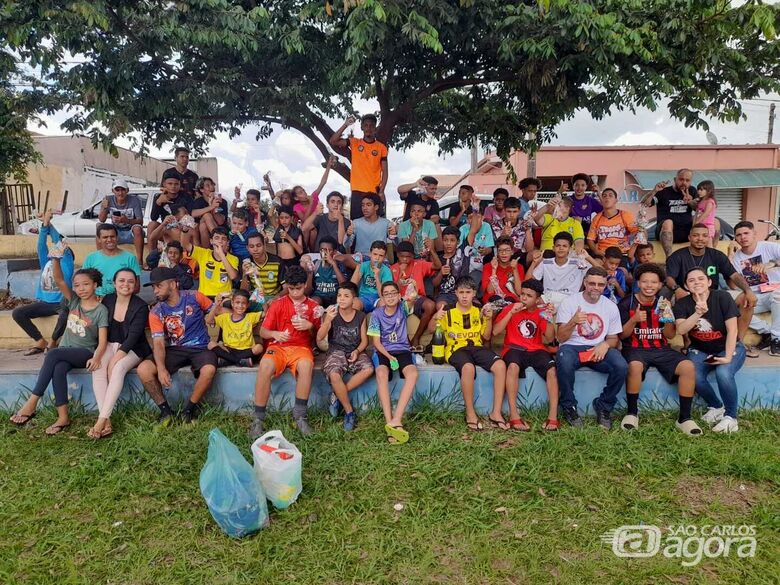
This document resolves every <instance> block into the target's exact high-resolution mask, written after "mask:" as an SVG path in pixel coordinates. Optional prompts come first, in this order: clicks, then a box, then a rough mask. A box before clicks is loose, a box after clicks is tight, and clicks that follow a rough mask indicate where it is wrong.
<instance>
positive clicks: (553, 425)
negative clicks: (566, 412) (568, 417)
mask: <svg viewBox="0 0 780 585" xmlns="http://www.w3.org/2000/svg"><path fill="white" fill-rule="evenodd" d="M560 428H561V422H560V421H559V420H557V419H553V418H548V419H547V420H546V421H544V424H543V425H542V430H543V431H557V430H559V429H560Z"/></svg>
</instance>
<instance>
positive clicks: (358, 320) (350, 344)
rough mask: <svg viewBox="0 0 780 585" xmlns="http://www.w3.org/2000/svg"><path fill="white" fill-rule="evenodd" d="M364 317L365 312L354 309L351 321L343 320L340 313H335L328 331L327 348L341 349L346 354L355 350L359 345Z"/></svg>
mask: <svg viewBox="0 0 780 585" xmlns="http://www.w3.org/2000/svg"><path fill="white" fill-rule="evenodd" d="M365 318H366V314H365V313H363V312H362V311H356V312H355V316H354V317H353V318H352V321H345V320H344V319H343V318H342V316H341V313H337V314H336V318H335V319H333V323H331V326H330V331H329V332H328V349H330V350H331V351H332V350H339V351H343V352H344V353H347V354H350V353H352V352H353V351H355V350H356V349H357V348H358V346H359V345H360V327H361V326H362V325H363V319H365Z"/></svg>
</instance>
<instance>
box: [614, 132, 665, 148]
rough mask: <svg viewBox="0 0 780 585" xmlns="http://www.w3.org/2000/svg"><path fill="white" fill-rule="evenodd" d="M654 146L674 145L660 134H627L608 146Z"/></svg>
mask: <svg viewBox="0 0 780 585" xmlns="http://www.w3.org/2000/svg"><path fill="white" fill-rule="evenodd" d="M654 144H672V142H671V141H670V140H669V139H667V138H666V137H665V136H663V135H662V134H659V133H658V132H625V133H624V134H621V135H620V136H618V137H617V138H616V139H615V140H613V141H612V142H610V143H609V144H608V146H640V145H641V146H649V145H654Z"/></svg>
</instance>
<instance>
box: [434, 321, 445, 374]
mask: <svg viewBox="0 0 780 585" xmlns="http://www.w3.org/2000/svg"><path fill="white" fill-rule="evenodd" d="M431 357H432V358H433V363H434V364H436V365H442V364H443V363H444V330H442V328H441V325H437V326H436V331H434V332H433V338H432V339H431Z"/></svg>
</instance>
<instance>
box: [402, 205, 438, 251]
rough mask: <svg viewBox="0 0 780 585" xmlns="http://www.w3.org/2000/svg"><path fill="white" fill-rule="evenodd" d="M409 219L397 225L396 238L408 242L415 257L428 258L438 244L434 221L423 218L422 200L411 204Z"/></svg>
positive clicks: (423, 206)
mask: <svg viewBox="0 0 780 585" xmlns="http://www.w3.org/2000/svg"><path fill="white" fill-rule="evenodd" d="M411 209H412V210H411V214H410V216H409V219H407V220H406V221H402V222H401V225H399V226H398V240H399V241H400V242H410V243H411V244H412V249H413V250H414V257H415V258H423V257H424V258H426V259H427V258H429V257H430V256H431V255H432V253H433V252H434V246H436V245H437V244H438V237H439V236H438V234H437V232H436V226H435V225H434V223H433V222H432V221H431V220H429V219H425V205H424V204H423V203H422V201H415V202H414V203H412V204H411Z"/></svg>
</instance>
